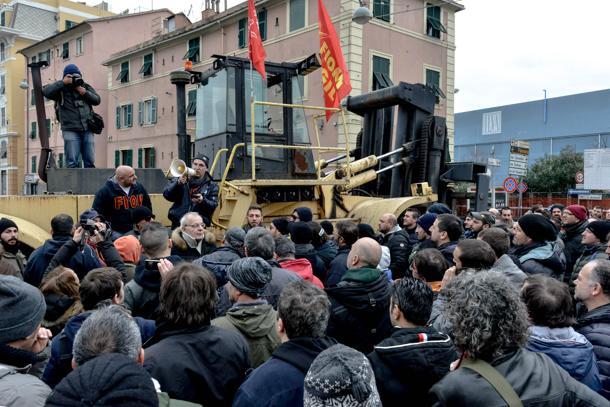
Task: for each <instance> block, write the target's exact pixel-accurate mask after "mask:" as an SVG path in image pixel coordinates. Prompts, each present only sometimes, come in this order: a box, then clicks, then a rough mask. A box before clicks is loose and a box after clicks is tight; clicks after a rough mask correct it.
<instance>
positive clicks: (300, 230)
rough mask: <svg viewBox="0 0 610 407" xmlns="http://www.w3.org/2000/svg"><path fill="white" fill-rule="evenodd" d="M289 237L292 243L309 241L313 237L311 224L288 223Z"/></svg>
mask: <svg viewBox="0 0 610 407" xmlns="http://www.w3.org/2000/svg"><path fill="white" fill-rule="evenodd" d="M290 239H291V240H292V241H293V242H294V244H307V243H311V239H313V231H312V230H311V226H309V224H307V223H305V222H292V224H291V225H290Z"/></svg>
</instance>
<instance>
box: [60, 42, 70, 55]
mask: <svg viewBox="0 0 610 407" xmlns="http://www.w3.org/2000/svg"><path fill="white" fill-rule="evenodd" d="M61 57H62V58H63V59H68V58H70V43H69V42H64V45H63V46H62V51H61Z"/></svg>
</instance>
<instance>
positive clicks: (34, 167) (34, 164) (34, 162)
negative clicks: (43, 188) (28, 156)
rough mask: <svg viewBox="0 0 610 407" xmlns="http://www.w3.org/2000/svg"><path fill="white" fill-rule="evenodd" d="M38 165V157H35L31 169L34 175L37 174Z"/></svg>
mask: <svg viewBox="0 0 610 407" xmlns="http://www.w3.org/2000/svg"><path fill="white" fill-rule="evenodd" d="M36 164H38V157H36V156H35V155H33V156H32V163H31V168H32V173H33V174H36Z"/></svg>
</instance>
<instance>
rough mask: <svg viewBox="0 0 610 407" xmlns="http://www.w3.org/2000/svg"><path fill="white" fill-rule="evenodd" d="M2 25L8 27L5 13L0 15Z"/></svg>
mask: <svg viewBox="0 0 610 407" xmlns="http://www.w3.org/2000/svg"><path fill="white" fill-rule="evenodd" d="M0 25H1V26H2V27H5V26H6V14H5V12H4V11H3V12H2V13H0Z"/></svg>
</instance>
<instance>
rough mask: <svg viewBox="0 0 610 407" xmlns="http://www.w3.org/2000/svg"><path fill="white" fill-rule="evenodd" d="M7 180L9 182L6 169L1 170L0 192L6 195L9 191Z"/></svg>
mask: <svg viewBox="0 0 610 407" xmlns="http://www.w3.org/2000/svg"><path fill="white" fill-rule="evenodd" d="M7 182H8V177H7V173H6V170H2V171H0V187H1V188H2V189H0V193H1V194H2V195H6V194H7V192H8V185H6V184H7Z"/></svg>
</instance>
